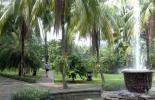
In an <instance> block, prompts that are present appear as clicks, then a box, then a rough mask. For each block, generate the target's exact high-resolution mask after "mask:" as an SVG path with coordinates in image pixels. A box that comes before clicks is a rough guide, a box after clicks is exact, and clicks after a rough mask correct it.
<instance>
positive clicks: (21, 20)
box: [0, 0, 34, 76]
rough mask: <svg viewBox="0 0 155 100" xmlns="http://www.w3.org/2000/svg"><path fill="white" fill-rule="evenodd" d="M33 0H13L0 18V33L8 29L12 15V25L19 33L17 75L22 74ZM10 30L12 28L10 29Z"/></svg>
mask: <svg viewBox="0 0 155 100" xmlns="http://www.w3.org/2000/svg"><path fill="white" fill-rule="evenodd" d="M33 4H34V2H33V1H32V0H13V1H12V2H11V3H10V4H9V5H8V6H7V7H6V9H5V12H4V13H3V15H2V16H1V18H0V33H5V32H7V31H10V30H8V25H9V24H8V23H9V21H11V20H10V19H11V17H12V16H14V21H15V22H14V23H13V24H14V25H15V26H16V28H17V29H16V30H14V31H17V32H18V33H20V43H21V44H20V48H21V65H20V67H19V76H23V75H24V69H25V66H24V63H25V62H24V55H25V54H24V52H25V51H24V49H25V39H26V37H27V36H28V33H31V28H30V27H29V26H30V20H31V16H30V15H31V10H32V6H33ZM11 31H12V30H11Z"/></svg>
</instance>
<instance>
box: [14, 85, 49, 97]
mask: <svg viewBox="0 0 155 100" xmlns="http://www.w3.org/2000/svg"><path fill="white" fill-rule="evenodd" d="M48 94H49V91H48V90H46V89H42V88H34V87H27V88H24V89H22V90H19V91H17V92H16V93H15V94H13V97H12V100H45V99H46V98H47V96H48Z"/></svg>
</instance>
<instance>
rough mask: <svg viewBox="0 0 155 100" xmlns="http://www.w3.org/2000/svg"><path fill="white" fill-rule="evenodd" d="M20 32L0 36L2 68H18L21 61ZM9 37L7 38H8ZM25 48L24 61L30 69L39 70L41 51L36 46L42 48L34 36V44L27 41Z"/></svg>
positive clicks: (0, 67)
mask: <svg viewBox="0 0 155 100" xmlns="http://www.w3.org/2000/svg"><path fill="white" fill-rule="evenodd" d="M18 35H19V34H18V33H15V32H12V33H9V34H4V35H3V36H1V37H0V44H2V45H1V46H0V49H1V51H0V70H4V69H13V70H16V69H18V66H20V63H21V60H20V59H21V51H20V41H19V40H20V37H18ZM6 38H7V39H6ZM25 45H26V48H25V55H24V61H25V66H27V68H28V69H32V70H36V71H37V70H38V69H39V68H40V67H41V59H40V58H39V54H40V52H37V51H34V48H40V46H39V45H38V43H37V41H36V40H35V39H34V38H33V44H31V42H27V43H26V44H25Z"/></svg>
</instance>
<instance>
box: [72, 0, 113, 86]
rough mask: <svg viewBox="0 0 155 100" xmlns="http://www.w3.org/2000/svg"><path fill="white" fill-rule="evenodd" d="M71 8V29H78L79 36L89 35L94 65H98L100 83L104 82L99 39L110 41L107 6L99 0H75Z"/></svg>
mask: <svg viewBox="0 0 155 100" xmlns="http://www.w3.org/2000/svg"><path fill="white" fill-rule="evenodd" d="M74 5H75V9H73V13H74V14H73V18H72V25H73V26H75V27H74V28H73V29H74V30H75V31H79V32H80V34H81V36H84V37H87V36H89V37H91V40H92V50H93V54H95V55H96V66H97V67H99V70H100V73H101V78H102V85H103V82H104V77H103V70H102V68H101V67H100V60H99V55H100V54H99V48H100V41H101V39H105V37H106V39H107V40H108V42H109V43H112V37H113V35H112V26H111V22H110V17H109V16H108V15H109V14H108V10H107V9H106V8H107V7H108V6H107V5H105V2H104V1H99V0H77V1H75V4H74Z"/></svg>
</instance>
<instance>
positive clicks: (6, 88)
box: [0, 76, 30, 100]
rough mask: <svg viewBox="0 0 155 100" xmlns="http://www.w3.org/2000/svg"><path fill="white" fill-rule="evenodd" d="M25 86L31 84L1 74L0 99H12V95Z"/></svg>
mask: <svg viewBox="0 0 155 100" xmlns="http://www.w3.org/2000/svg"><path fill="white" fill-rule="evenodd" d="M25 86H30V84H28V83H25V82H22V81H17V80H13V79H10V78H4V77H1V76H0V100H11V95H12V94H13V93H15V92H16V91H17V90H18V89H20V88H23V87H25Z"/></svg>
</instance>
